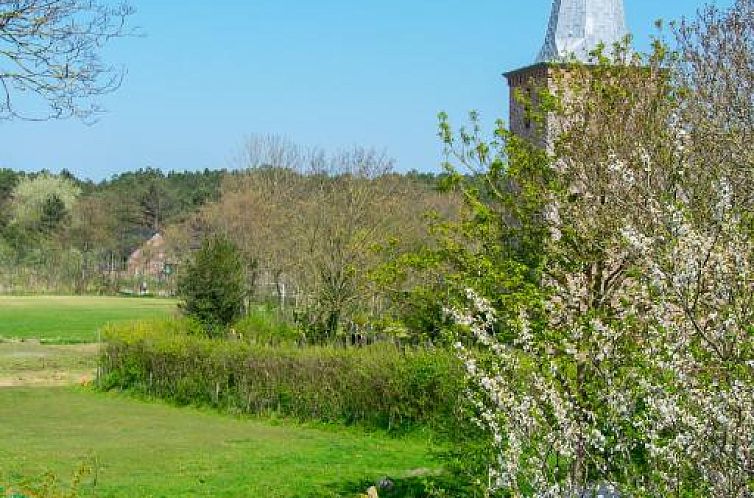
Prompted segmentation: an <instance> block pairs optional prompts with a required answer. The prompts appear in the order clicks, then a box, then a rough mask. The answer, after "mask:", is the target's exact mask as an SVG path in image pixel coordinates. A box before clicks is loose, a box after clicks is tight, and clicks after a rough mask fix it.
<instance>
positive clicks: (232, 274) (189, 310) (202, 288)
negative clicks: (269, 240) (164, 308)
mask: <svg viewBox="0 0 754 498" xmlns="http://www.w3.org/2000/svg"><path fill="white" fill-rule="evenodd" d="M178 295H179V296H180V297H181V299H182V300H183V302H182V303H181V305H180V306H181V309H182V310H183V312H184V313H185V314H186V315H188V316H190V317H192V318H194V319H196V320H198V321H199V322H201V323H202V324H204V325H205V326H206V327H207V330H208V332H209V333H210V335H217V334H219V333H221V332H222V331H223V329H224V327H226V326H228V325H230V324H231V323H233V322H234V321H236V320H237V319H238V318H239V317H241V315H242V314H243V308H244V302H245V299H246V286H245V283H244V263H243V259H242V257H241V253H240V252H239V251H238V249H237V248H236V246H235V245H234V244H233V243H232V242H230V241H229V240H228V239H226V238H225V237H222V236H215V237H212V238H208V239H206V240H205V241H204V243H203V244H202V247H201V249H199V251H197V252H196V254H194V256H193V258H192V259H191V260H190V261H188V263H187V264H186V268H185V270H184V271H183V272H182V273H181V274H180V275H179V278H178Z"/></svg>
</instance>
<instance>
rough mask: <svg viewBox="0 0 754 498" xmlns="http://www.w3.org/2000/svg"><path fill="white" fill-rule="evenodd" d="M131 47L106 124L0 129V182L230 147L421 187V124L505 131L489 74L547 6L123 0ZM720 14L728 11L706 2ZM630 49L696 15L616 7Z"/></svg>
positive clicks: (430, 145)
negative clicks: (370, 169)
mask: <svg viewBox="0 0 754 498" xmlns="http://www.w3.org/2000/svg"><path fill="white" fill-rule="evenodd" d="M130 1H131V3H132V4H133V5H134V6H135V7H136V8H137V9H138V12H137V15H136V16H135V17H134V19H133V24H135V25H138V26H139V27H140V28H141V29H142V31H143V32H144V33H145V35H146V36H144V37H140V38H132V39H124V40H116V41H115V42H114V45H113V46H111V47H109V48H108V50H107V59H108V60H109V61H110V62H113V63H118V64H124V65H125V66H126V67H127V69H128V74H127V77H126V80H125V82H124V84H123V86H122V88H120V90H118V92H117V93H115V94H112V95H109V96H107V97H106V98H104V99H103V100H102V102H103V104H104V105H105V107H106V108H107V109H108V111H109V112H108V113H107V114H105V115H103V116H102V117H101V118H100V120H99V122H98V123H97V124H95V125H93V126H87V125H84V124H82V123H80V122H79V121H76V120H68V121H61V122H48V123H30V122H20V121H10V122H9V121H5V122H3V121H0V166H5V167H11V168H15V169H25V170H37V169H41V168H47V169H50V170H52V171H59V170H60V169H62V168H67V169H69V170H71V171H72V172H73V173H75V174H77V175H81V176H84V177H88V178H93V179H101V178H105V177H108V176H110V175H112V174H114V173H117V172H121V171H125V170H128V169H136V168H140V167H146V166H153V167H160V168H163V169H166V170H169V169H177V170H183V169H198V168H205V167H209V168H222V167H229V166H231V158H232V157H233V156H234V151H236V150H237V149H238V147H239V146H240V144H241V143H242V141H243V139H244V137H245V136H247V135H249V134H254V133H261V134H265V133H276V134H282V135H286V136H288V137H290V138H291V139H293V140H295V141H297V142H299V143H302V144H305V145H316V146H321V147H324V148H326V149H329V150H336V149H339V148H344V147H350V146H353V145H364V146H370V147H376V148H378V149H381V150H386V151H387V152H388V154H390V155H391V156H392V157H394V158H395V160H396V167H397V169H399V170H401V171H405V170H409V169H412V168H414V169H418V170H423V171H436V170H438V165H439V163H440V159H441V157H440V148H439V146H438V143H437V139H436V136H435V133H436V116H437V113H438V112H439V111H446V112H448V113H449V114H450V115H451V118H452V119H453V120H454V121H456V122H458V121H461V120H462V119H464V118H465V115H466V113H467V111H469V110H471V109H476V110H479V111H480V112H481V113H482V116H483V117H484V118H485V119H486V121H487V122H490V123H491V122H492V121H494V119H495V118H496V117H505V116H506V115H507V92H508V90H507V86H506V84H505V82H504V79H503V78H502V76H501V74H502V73H503V72H505V71H508V70H511V69H514V68H517V67H521V66H524V65H528V64H530V63H531V62H533V60H534V58H535V56H536V55H537V52H538V50H539V48H540V46H541V45H542V42H543V40H544V35H545V30H546V25H547V19H548V16H549V13H550V7H551V0H523V1H522V0H350V1H347V0H317V1H315V0H212V1H208V0H130ZM717 3H718V4H719V5H721V6H729V5H731V4H732V0H717ZM625 4H626V10H627V17H628V22H629V26H630V28H631V30H632V31H633V33H634V34H635V37H636V39H637V46H638V47H639V48H644V47H646V46H647V43H648V37H649V35H650V34H651V33H653V32H654V27H653V22H654V20H656V19H658V18H662V19H666V20H670V19H676V18H678V17H680V16H684V15H686V16H688V15H693V14H694V12H695V11H696V9H698V8H699V7H700V6H701V5H702V4H703V0H625Z"/></svg>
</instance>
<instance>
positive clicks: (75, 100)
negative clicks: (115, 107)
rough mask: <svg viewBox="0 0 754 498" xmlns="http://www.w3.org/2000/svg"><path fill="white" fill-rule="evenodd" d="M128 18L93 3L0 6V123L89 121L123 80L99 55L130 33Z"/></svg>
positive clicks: (113, 7) (4, 0) (64, 0)
mask: <svg viewBox="0 0 754 498" xmlns="http://www.w3.org/2000/svg"><path fill="white" fill-rule="evenodd" d="M133 13H134V9H133V8H132V7H131V6H130V5H128V4H126V3H118V4H110V3H106V2H99V1H96V0H0V119H6V120H7V119H28V120H49V119H58V118H68V117H78V118H81V119H84V120H87V119H91V118H92V117H93V116H94V115H95V114H96V113H97V112H99V111H101V108H100V106H99V105H98V104H97V102H96V97H98V96H101V95H104V94H107V93H109V92H112V91H113V90H115V89H117V88H118V87H119V86H120V84H121V81H122V78H123V75H124V70H123V69H122V68H118V67H114V66H110V65H108V64H106V63H105V62H103V61H102V59H101V57H100V51H101V50H102V48H103V47H104V45H105V44H106V43H107V42H108V41H110V40H111V39H113V38H117V37H121V36H125V35H128V34H131V33H132V32H131V31H130V30H129V29H128V28H127V27H126V20H127V19H128V17H129V16H131V15H132V14H133Z"/></svg>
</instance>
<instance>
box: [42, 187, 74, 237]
mask: <svg viewBox="0 0 754 498" xmlns="http://www.w3.org/2000/svg"><path fill="white" fill-rule="evenodd" d="M67 215H68V210H67V209H66V206H65V202H63V199H61V198H60V196H59V195H58V194H52V195H51V196H50V197H48V198H47V199H45V200H44V202H43V203H42V209H41V212H40V215H39V230H40V232H43V233H52V232H54V231H55V229H56V228H58V227H59V226H60V225H61V223H62V222H63V221H64V220H65V218H66V216H67Z"/></svg>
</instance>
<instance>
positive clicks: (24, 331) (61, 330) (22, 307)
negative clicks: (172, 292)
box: [0, 296, 176, 344]
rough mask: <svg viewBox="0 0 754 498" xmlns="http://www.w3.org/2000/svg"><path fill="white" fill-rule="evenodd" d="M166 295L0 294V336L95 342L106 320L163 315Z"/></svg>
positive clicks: (170, 309)
mask: <svg viewBox="0 0 754 498" xmlns="http://www.w3.org/2000/svg"><path fill="white" fill-rule="evenodd" d="M175 310H176V302H175V301H173V300H168V299H138V298H118V297H80V296H76V297H49V296H41V297H40V296H34V297H16V296H12V297H11V296H0V340H2V339H5V340H11V339H38V340H40V341H42V342H44V343H46V344H77V343H88V342H95V341H96V340H97V330H99V329H100V328H101V327H102V326H103V325H105V324H107V323H110V322H123V321H129V320H139V319H146V318H154V317H160V316H167V315H169V314H170V313H174V312H175Z"/></svg>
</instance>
